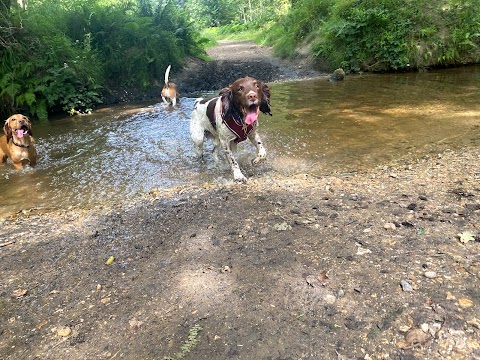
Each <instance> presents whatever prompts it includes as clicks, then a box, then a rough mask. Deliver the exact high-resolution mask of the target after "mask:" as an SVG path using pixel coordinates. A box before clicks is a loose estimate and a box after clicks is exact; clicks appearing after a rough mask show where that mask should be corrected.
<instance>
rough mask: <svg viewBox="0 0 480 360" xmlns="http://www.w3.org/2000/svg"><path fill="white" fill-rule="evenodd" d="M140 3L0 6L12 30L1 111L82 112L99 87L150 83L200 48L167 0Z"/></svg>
mask: <svg viewBox="0 0 480 360" xmlns="http://www.w3.org/2000/svg"><path fill="white" fill-rule="evenodd" d="M108 3H110V5H108ZM142 4H144V5H145V4H147V3H145V2H143V3H142V2H140V6H137V2H133V1H127V2H113V1H111V2H105V1H101V0H80V1H73V0H71V1H61V2H58V1H55V0H45V1H42V2H33V3H32V4H29V6H28V8H27V10H23V9H20V8H18V7H14V8H12V9H11V11H10V12H8V13H5V14H3V13H2V15H5V16H0V25H2V26H0V31H1V30H2V29H13V30H12V33H11V34H8V36H9V39H12V40H11V41H10V42H8V44H6V46H5V51H2V52H1V53H0V67H1V68H2V69H4V71H3V72H2V74H1V75H0V76H1V77H0V103H1V104H2V107H1V109H2V110H1V112H2V114H1V115H2V116H6V115H8V114H11V113H12V112H14V111H22V112H24V113H26V114H30V115H33V116H36V117H38V118H39V119H46V118H47V116H48V113H49V112H57V111H66V112H69V113H78V112H87V111H89V110H90V109H92V108H93V107H94V106H95V105H97V104H99V103H100V102H101V98H102V94H106V93H108V92H110V91H111V90H112V89H119V88H122V89H123V88H125V87H129V88H134V89H138V91H145V90H147V89H150V88H153V87H154V86H156V85H157V84H159V83H163V76H164V72H165V69H166V67H167V66H168V65H169V64H171V65H172V66H173V68H178V67H180V66H181V64H182V62H183V61H184V59H185V57H187V56H189V55H197V54H202V53H203V50H202V49H201V48H200V46H199V45H198V43H197V40H196V39H197V33H196V32H195V31H194V30H193V29H192V27H191V25H190V23H189V22H188V21H187V20H186V19H187V16H186V14H185V13H184V11H183V10H182V9H180V8H178V7H177V6H176V5H175V3H174V2H173V1H168V0H167V1H166V2H159V4H158V6H157V7H156V8H153V7H152V6H146V7H145V6H141V5H142ZM3 21H7V22H8V23H6V24H2V22H3ZM3 25H6V26H3ZM1 35H2V33H0V36H1Z"/></svg>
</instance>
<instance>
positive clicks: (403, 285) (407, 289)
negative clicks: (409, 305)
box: [400, 280, 413, 292]
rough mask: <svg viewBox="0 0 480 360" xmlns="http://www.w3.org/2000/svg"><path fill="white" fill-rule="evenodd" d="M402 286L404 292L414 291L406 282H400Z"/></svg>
mask: <svg viewBox="0 0 480 360" xmlns="http://www.w3.org/2000/svg"><path fill="white" fill-rule="evenodd" d="M400 285H401V286H402V290H403V291H407V292H408V291H413V286H412V285H410V283H409V282H408V281H406V280H402V281H400Z"/></svg>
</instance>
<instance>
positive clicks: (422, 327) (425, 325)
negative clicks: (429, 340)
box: [420, 323, 428, 333]
mask: <svg viewBox="0 0 480 360" xmlns="http://www.w3.org/2000/svg"><path fill="white" fill-rule="evenodd" d="M420 329H421V330H422V331H423V332H424V333H426V332H428V324H425V323H423V324H422V325H420Z"/></svg>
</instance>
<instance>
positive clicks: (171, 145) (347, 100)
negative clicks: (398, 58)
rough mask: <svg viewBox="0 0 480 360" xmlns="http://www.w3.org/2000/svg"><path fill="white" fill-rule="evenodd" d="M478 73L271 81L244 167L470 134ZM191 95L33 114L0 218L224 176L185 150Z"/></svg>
mask: <svg viewBox="0 0 480 360" xmlns="http://www.w3.org/2000/svg"><path fill="white" fill-rule="evenodd" d="M479 84H480V67H465V68H459V69H449V70H438V71H427V72H418V73H407V74H386V75H352V76H347V78H346V80H345V81H343V82H338V83H330V82H328V81H325V80H323V79H321V80H320V79H316V80H304V81H295V82H286V83H273V84H270V88H271V90H272V101H271V102H272V112H273V117H269V116H265V115H262V116H261V117H260V129H259V131H260V134H261V135H262V137H263V140H264V142H265V144H266V147H267V151H268V162H267V163H266V164H264V165H261V166H260V167H258V168H253V167H252V166H251V165H250V159H251V158H252V157H253V150H254V149H253V147H252V146H251V145H250V144H249V143H247V142H245V143H242V144H241V145H240V146H239V148H238V159H239V161H240V164H241V167H242V168H243V169H245V171H244V172H245V174H246V175H247V176H260V177H261V176H263V175H264V174H273V173H280V174H283V175H290V174H294V173H313V174H316V175H319V176H322V175H329V174H336V173H337V174H338V173H351V172H355V171H363V170H367V169H369V168H372V167H376V166H380V165H383V164H388V163H392V162H396V163H402V162H404V163H406V162H408V161H409V160H411V159H415V158H419V157H422V156H424V155H427V154H432V153H433V154H434V153H436V152H440V151H443V150H445V149H447V148H457V147H462V146H478V145H480V122H479V119H480V92H479V87H480V85H479ZM206 95H208V94H206ZM193 102H194V99H193V98H182V99H181V102H180V106H179V107H178V108H177V109H174V110H171V109H167V108H164V107H163V106H162V104H161V103H160V102H158V103H150V104H128V105H118V106H112V107H105V108H102V109H100V110H97V111H95V112H94V113H93V114H92V115H87V116H77V117H65V118H60V119H55V120H50V121H48V122H34V135H35V137H36V141H37V151H38V153H39V162H38V166H37V167H36V168H34V169H30V168H29V169H25V170H21V171H15V170H14V169H13V167H12V165H11V164H7V165H4V166H0V188H1V189H2V191H1V192H0V204H1V206H0V218H1V217H4V216H6V215H9V214H12V213H15V212H18V211H21V210H23V209H32V208H34V209H38V210H39V211H48V210H50V209H66V208H69V207H89V206H93V205H98V204H103V203H108V204H112V203H116V202H119V201H121V200H124V199H129V198H132V197H134V196H137V195H138V194H143V193H145V192H147V191H149V190H152V189H158V188H168V187H171V186H175V185H185V184H202V183H204V182H209V181H228V180H231V174H230V171H229V168H228V166H227V165H226V163H225V164H224V165H222V166H220V167H217V166H216V165H215V164H214V163H213V161H212V159H211V157H210V156H209V153H208V149H211V144H208V145H207V152H206V163H204V164H202V163H199V162H198V161H197V160H196V159H195V157H194V153H193V148H192V145H191V142H190V138H189V131H188V129H189V117H190V113H191V109H192V107H193ZM247 186H248V185H247Z"/></svg>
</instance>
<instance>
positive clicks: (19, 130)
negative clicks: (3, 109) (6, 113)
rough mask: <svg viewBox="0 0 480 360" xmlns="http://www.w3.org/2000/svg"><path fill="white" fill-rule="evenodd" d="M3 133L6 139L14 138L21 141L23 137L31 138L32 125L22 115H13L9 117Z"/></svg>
mask: <svg viewBox="0 0 480 360" xmlns="http://www.w3.org/2000/svg"><path fill="white" fill-rule="evenodd" d="M3 132H4V133H5V135H6V136H7V139H8V140H9V139H10V138H12V137H14V138H16V139H21V138H23V137H24V136H28V135H30V136H33V134H32V124H31V122H30V119H29V118H28V117H26V116H25V115H22V114H15V115H12V116H10V117H9V118H8V119H7V120H6V121H5V125H4V126H3Z"/></svg>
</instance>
